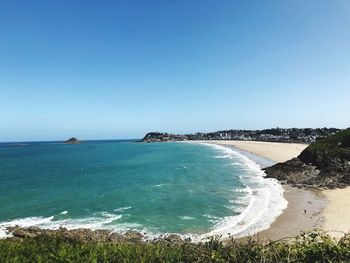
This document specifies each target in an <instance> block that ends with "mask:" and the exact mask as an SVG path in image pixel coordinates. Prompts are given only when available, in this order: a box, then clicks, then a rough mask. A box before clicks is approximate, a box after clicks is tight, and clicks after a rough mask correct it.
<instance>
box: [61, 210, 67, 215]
mask: <svg viewBox="0 0 350 263" xmlns="http://www.w3.org/2000/svg"><path fill="white" fill-rule="evenodd" d="M66 214H68V211H63V212H61V213H60V215H66Z"/></svg>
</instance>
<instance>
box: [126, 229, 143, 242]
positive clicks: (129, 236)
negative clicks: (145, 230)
mask: <svg viewBox="0 0 350 263" xmlns="http://www.w3.org/2000/svg"><path fill="white" fill-rule="evenodd" d="M122 238H123V240H124V241H126V242H131V243H140V242H141V241H142V239H143V238H144V236H143V235H142V234H141V233H140V232H137V231H134V230H129V231H127V232H126V233H124V234H123V236H122Z"/></svg>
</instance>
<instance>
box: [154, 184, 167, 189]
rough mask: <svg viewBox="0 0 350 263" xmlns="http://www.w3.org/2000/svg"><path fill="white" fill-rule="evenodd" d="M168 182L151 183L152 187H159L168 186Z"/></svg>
mask: <svg viewBox="0 0 350 263" xmlns="http://www.w3.org/2000/svg"><path fill="white" fill-rule="evenodd" d="M168 185H169V184H155V185H152V187H159V188H162V187H164V186H168Z"/></svg>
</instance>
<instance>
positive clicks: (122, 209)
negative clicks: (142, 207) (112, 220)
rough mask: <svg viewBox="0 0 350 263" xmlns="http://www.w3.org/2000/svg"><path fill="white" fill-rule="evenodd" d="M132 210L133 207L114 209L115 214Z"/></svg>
mask: <svg viewBox="0 0 350 263" xmlns="http://www.w3.org/2000/svg"><path fill="white" fill-rule="evenodd" d="M130 208H131V206H124V207H118V208H116V209H114V210H113V211H114V212H124V211H126V210H129V209H130Z"/></svg>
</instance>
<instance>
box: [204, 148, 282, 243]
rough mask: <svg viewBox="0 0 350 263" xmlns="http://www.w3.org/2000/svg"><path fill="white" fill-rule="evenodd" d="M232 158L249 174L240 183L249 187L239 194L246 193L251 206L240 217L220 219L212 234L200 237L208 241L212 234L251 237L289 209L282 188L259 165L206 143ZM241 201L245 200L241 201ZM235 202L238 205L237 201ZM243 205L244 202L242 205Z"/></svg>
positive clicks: (227, 149)
mask: <svg viewBox="0 0 350 263" xmlns="http://www.w3.org/2000/svg"><path fill="white" fill-rule="evenodd" d="M206 145H208V146H211V147H215V148H216V149H218V150H220V151H222V152H224V154H225V155H230V156H231V157H232V159H233V160H237V161H239V162H240V163H242V164H243V167H242V168H243V169H244V172H245V173H246V175H244V176H241V177H240V180H241V181H242V183H243V184H244V185H245V186H246V188H244V189H240V190H236V192H247V194H248V197H249V204H248V205H247V207H246V208H245V210H244V211H243V212H242V213H241V214H239V215H237V216H228V217H225V218H223V219H222V220H220V221H219V222H218V223H217V224H216V225H215V227H214V229H213V230H212V231H210V232H209V233H206V234H204V235H201V238H207V237H210V236H213V235H222V236H223V237H227V236H228V234H231V235H233V236H236V237H241V236H246V235H252V234H255V233H257V232H259V231H262V230H264V229H267V228H269V227H270V225H271V223H272V222H273V221H274V220H275V219H276V218H277V217H278V216H279V215H280V214H281V213H282V210H284V209H285V208H286V207H287V204H288V202H287V200H285V199H284V197H283V188H282V186H281V184H279V183H278V182H277V180H275V179H267V178H264V177H265V173H264V172H263V171H262V170H261V168H260V166H259V165H258V164H257V163H255V162H254V161H252V160H250V159H249V158H248V157H246V156H245V155H243V154H241V153H239V152H236V151H234V150H233V149H231V148H226V147H223V146H219V145H213V144H206ZM241 200H242V199H241ZM234 202H236V203H237V200H235V201H234ZM242 204H243V202H242Z"/></svg>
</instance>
